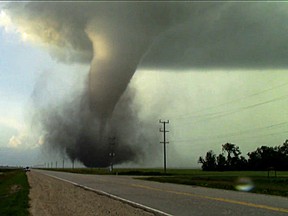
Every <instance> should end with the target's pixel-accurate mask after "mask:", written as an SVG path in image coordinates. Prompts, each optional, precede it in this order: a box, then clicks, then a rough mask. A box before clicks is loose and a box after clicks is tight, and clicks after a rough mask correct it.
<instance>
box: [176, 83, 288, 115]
mask: <svg viewBox="0 0 288 216" xmlns="http://www.w3.org/2000/svg"><path fill="white" fill-rule="evenodd" d="M284 86H288V83H287V82H286V83H282V84H280V85H277V86H274V87H272V88H268V89H264V90H262V91H259V92H256V93H253V94H250V95H247V96H243V97H240V98H237V99H233V100H230V101H228V102H225V103H222V104H218V105H214V106H210V107H207V108H203V109H201V110H198V111H195V112H192V113H189V114H186V115H182V116H179V117H176V118H173V119H182V118H195V117H201V116H203V115H214V114H218V113H219V112H216V113H211V114H201V115H193V114H197V113H201V112H203V111H207V110H213V109H215V108H218V107H221V106H226V105H228V104H231V103H234V102H239V101H241V100H244V99H246V98H250V97H255V96H258V95H261V94H264V93H266V92H269V91H272V90H274V89H277V88H281V87H284Z"/></svg>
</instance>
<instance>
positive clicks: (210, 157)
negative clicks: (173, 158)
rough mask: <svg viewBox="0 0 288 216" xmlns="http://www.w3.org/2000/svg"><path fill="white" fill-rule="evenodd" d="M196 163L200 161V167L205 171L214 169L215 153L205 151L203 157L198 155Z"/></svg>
mask: <svg viewBox="0 0 288 216" xmlns="http://www.w3.org/2000/svg"><path fill="white" fill-rule="evenodd" d="M198 163H202V169H203V170H205V171H213V170H216V166H217V164H216V155H215V154H214V152H213V151H212V150H210V151H208V152H207V153H206V157H205V159H203V158H202V157H199V160H198Z"/></svg>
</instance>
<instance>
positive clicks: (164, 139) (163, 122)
mask: <svg viewBox="0 0 288 216" xmlns="http://www.w3.org/2000/svg"><path fill="white" fill-rule="evenodd" d="M159 123H160V124H163V129H162V128H160V129H159V131H160V132H161V133H163V141H162V142H160V143H163V146H164V173H166V144H168V143H169V142H167V141H166V133H168V132H169V131H167V130H166V124H169V120H167V121H162V120H161V119H160V120H159Z"/></svg>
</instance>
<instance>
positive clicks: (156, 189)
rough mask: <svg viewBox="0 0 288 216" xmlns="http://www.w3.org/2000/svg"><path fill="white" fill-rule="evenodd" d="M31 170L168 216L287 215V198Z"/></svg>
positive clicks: (115, 177)
mask: <svg viewBox="0 0 288 216" xmlns="http://www.w3.org/2000/svg"><path fill="white" fill-rule="evenodd" d="M33 171H37V172H41V173H44V174H47V175H50V176H54V177H57V178H61V179H65V180H67V181H71V182H74V183H77V184H80V185H84V186H86V187H89V188H92V189H94V190H98V191H103V192H106V193H109V194H112V195H114V196H117V197H121V198H123V199H126V200H130V201H133V202H136V203H139V204H141V205H144V206H148V207H150V208H153V209H156V210H159V211H161V212H165V213H166V214H168V215H181V216H182V215H189V216H190V215H193V216H198V215H199V216H200V215H201V216H205V215H209V216H210V215H213V216H214V215H215V216H217V215H233V216H234V215H235V216H237V215H239V216H240V215H241V216H242V215H245V216H247V215H253V216H257V215H259V216H274V215H288V199H287V198H283V197H277V196H268V195H259V194H252V193H245V192H235V191H225V190H218V189H210V188H202V187H194V186H186V185H176V184H169V183H158V182H150V181H143V180H136V179H133V178H132V177H129V176H106V175H82V174H72V173H62V172H53V171H43V170H33Z"/></svg>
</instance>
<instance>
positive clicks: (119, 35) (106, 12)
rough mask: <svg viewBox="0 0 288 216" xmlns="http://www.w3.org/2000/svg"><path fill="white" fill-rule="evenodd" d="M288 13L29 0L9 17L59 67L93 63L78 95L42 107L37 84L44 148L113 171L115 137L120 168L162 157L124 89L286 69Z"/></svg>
mask: <svg viewBox="0 0 288 216" xmlns="http://www.w3.org/2000/svg"><path fill="white" fill-rule="evenodd" d="M283 6H284V7H283ZM286 7H287V6H285V5H283V4H280V3H278V4H277V3H273V4H272V3H265V4H262V3H253V4H252V3H199V2H198V3H193V2H192V3H187V2H186V3H176V2H171V3H167V2H165V3H163V2H162V3H161V2H158V3H154V2H147V3H141V2H138V3H130V2H125V3H121V2H119V3H115V2H114V3H103V2H100V3H76V2H75V3H74V2H69V3H63V2H62V3H57V4H56V3H53V2H45V3H44V2H31V3H25V4H24V3H23V4H20V3H11V4H8V5H7V7H6V13H7V14H8V16H10V17H12V18H13V19H12V20H13V22H14V23H15V25H16V26H18V31H19V32H23V33H25V35H26V36H27V40H30V41H32V42H34V43H41V44H44V45H45V46H46V48H47V49H48V50H49V52H50V53H51V55H52V56H54V57H55V58H56V59H57V60H58V61H61V62H66V63H68V64H72V63H73V62H78V63H79V62H80V63H83V64H87V62H91V64H90V71H89V74H88V75H87V79H86V81H85V82H86V88H85V89H84V90H83V92H81V95H78V96H77V95H74V96H72V98H73V99H71V100H70V99H69V100H68V99H67V100H64V101H62V102H59V103H58V105H57V106H50V105H49V101H47V102H45V103H44V104H45V105H44V106H43V104H41V103H40V104H39V100H38V98H39V97H40V96H39V95H41V94H42V95H45V94H46V93H45V91H43V90H39V89H38V88H37V87H35V91H34V93H33V96H32V99H33V102H34V105H35V110H36V114H35V116H36V117H35V118H36V119H38V120H39V122H40V125H39V127H40V128H41V129H42V131H43V133H44V135H45V142H44V145H46V146H49V147H50V148H52V149H55V150H57V151H63V153H64V154H67V155H68V156H69V157H70V158H71V159H72V160H79V161H81V162H83V164H84V165H86V166H107V165H109V161H110V159H109V153H110V152H111V151H112V150H111V148H112V147H111V145H110V144H109V143H110V142H111V141H109V138H111V137H114V136H115V137H116V138H117V141H116V145H115V146H114V150H113V151H115V152H116V155H117V156H116V157H115V163H123V162H127V161H137V160H138V161H139V160H140V161H141V159H143V160H145V156H147V155H149V154H151V152H153V153H155V155H157V150H156V149H158V147H156V145H155V143H158V140H157V139H158V136H157V135H156V136H153V135H150V134H149V133H151V132H150V131H149V133H147V131H145V130H143V129H141V126H142V128H143V125H141V124H143V123H141V122H140V121H139V119H138V117H137V107H133V106H132V104H133V103H131V101H133V95H134V92H133V89H132V88H128V89H127V86H128V85H129V82H130V80H131V78H132V76H133V74H134V72H135V71H136V70H137V69H139V68H147V69H159V70H161V69H162V70H171V71H181V70H187V69H191V70H193V69H197V70H200V71H201V70H204V71H205V70H209V71H211V70H214V69H229V70H231V69H233V68H236V69H239V68H240V69H261V68H267V67H271V68H277V67H278V68H286V67H287V61H286V60H287V56H288V53H287V50H288V49H287V44H288V43H287V39H286V37H285V35H286V33H287V28H286V26H285V22H284V20H285V19H286V18H287V16H288V15H287V13H286V11H285V9H286ZM83 11H85V13H84V12H83ZM71 14H73V16H71ZM275 14H277V16H275ZM67 79H68V77H67ZM125 91H126V92H125ZM124 92H125V94H124V95H123V93H124ZM35 95H38V97H35ZM159 98H161V95H159ZM160 100H161V99H160ZM151 112H153V111H151ZM157 120H158V119H151V121H153V122H157ZM152 133H153V132H152ZM155 133H157V132H155ZM156 137H157V138H156ZM147 143H148V145H147ZM150 143H151V144H150ZM152 143H153V145H152ZM152 146H154V147H152ZM149 148H150V149H149ZM148 149H149V150H148Z"/></svg>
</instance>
